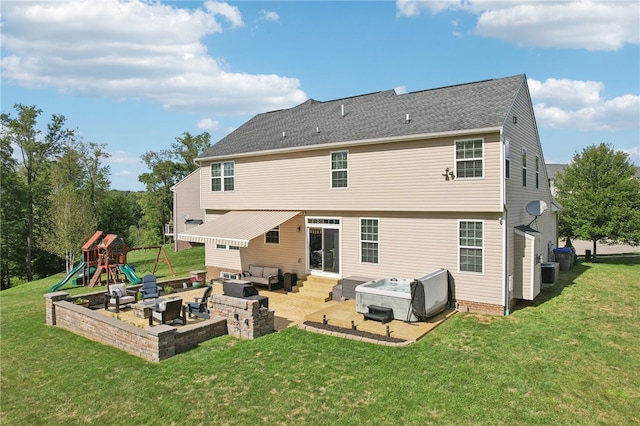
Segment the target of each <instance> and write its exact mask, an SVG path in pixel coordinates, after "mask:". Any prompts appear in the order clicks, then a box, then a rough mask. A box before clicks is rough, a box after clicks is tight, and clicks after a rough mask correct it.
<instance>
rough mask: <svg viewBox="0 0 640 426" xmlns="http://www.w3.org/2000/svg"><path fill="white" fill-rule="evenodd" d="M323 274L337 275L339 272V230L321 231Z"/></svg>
mask: <svg viewBox="0 0 640 426" xmlns="http://www.w3.org/2000/svg"><path fill="white" fill-rule="evenodd" d="M323 231H324V232H323V237H324V238H323V252H324V262H323V269H322V270H323V272H331V273H334V274H337V273H339V272H340V253H339V250H340V230H339V229H324V230H323Z"/></svg>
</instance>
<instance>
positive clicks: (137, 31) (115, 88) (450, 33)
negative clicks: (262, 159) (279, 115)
mask: <svg viewBox="0 0 640 426" xmlns="http://www.w3.org/2000/svg"><path fill="white" fill-rule="evenodd" d="M0 31H1V42H2V46H1V56H0V60H1V95H0V96H1V103H2V112H6V113H11V114H12V115H15V110H14V108H13V106H14V105H15V104H23V105H35V106H36V107H38V108H40V109H41V110H42V111H43V113H42V115H41V116H40V120H39V124H38V125H39V127H41V128H42V129H43V130H44V129H45V128H46V124H47V123H48V122H49V121H50V119H51V116H52V115H53V114H62V115H64V116H65V117H66V118H67V126H68V127H69V128H72V129H76V131H77V132H78V135H79V136H80V137H81V138H82V139H83V140H84V141H87V142H95V143H98V144H104V145H105V147H106V150H107V151H108V152H109V154H110V157H109V159H108V161H107V164H108V165H109V167H110V170H111V176H110V179H111V187H112V188H113V189H119V190H133V191H138V190H144V186H143V185H142V184H141V183H140V182H139V181H138V176H139V175H140V174H141V173H145V172H147V171H148V170H147V169H146V167H145V165H144V164H143V163H142V162H141V160H140V157H141V155H142V154H144V153H145V152H148V151H155V152H158V151H161V150H165V149H169V148H170V147H171V144H172V143H173V142H175V139H176V138H178V137H181V136H182V135H183V134H184V133H185V132H189V133H191V134H192V135H197V134H200V133H202V132H209V133H210V135H211V140H212V141H213V142H217V141H218V140H220V139H222V138H223V137H224V136H225V135H227V134H228V133H230V132H231V131H233V130H234V129H236V128H237V127H239V126H241V125H242V124H243V123H244V122H246V121H247V120H249V119H250V118H251V117H252V116H254V115H256V114H259V113H262V112H267V111H272V110H277V109H282V108H290V107H293V106H295V105H298V104H300V103H302V102H304V101H305V100H307V99H310V98H311V99H315V100H318V101H329V100H333V99H340V98H346V97H351V96H356V95H360V94H365V93H372V92H378V91H382V90H390V89H395V90H396V92H397V93H399V94H401V93H407V92H413V91H419V90H425V89H432V88H438V87H444V86H450V85H456V84H463V83H468V82H474V81H480V80H486V79H492V78H501V77H508V76H512V75H517V74H526V76H527V79H528V84H529V89H530V92H531V97H532V103H533V106H534V111H535V116H536V121H537V124H538V130H539V134H540V140H541V143H542V149H543V155H544V160H545V162H546V163H567V162H569V161H570V160H571V158H572V157H573V155H574V154H575V153H580V152H582V150H583V149H584V148H586V147H588V146H590V145H595V144H600V143H603V142H604V143H608V144H610V145H612V146H613V147H614V148H615V149H618V150H622V151H624V152H626V153H627V154H629V156H630V159H631V161H632V162H634V163H635V164H636V165H639V166H640V3H639V2H636V1H595V0H592V1H569V0H567V1H551V0H549V1H544V0H537V1H527V0H523V1H509V0H500V1H493V0H481V1H478V0H463V1H459V0H441V1H423V2H418V1H408V0H398V1H396V2H393V1H332V2H327V1H322V2H319V1H275V2H274V1H238V2H217V1H140V0H130V1H124V0H86V1H84V0H78V1H51V0H49V1H31V0H21V1H12V0H3V1H2V3H1V4H0Z"/></svg>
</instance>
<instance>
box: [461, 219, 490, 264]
mask: <svg viewBox="0 0 640 426" xmlns="http://www.w3.org/2000/svg"><path fill="white" fill-rule="evenodd" d="M462 222H480V223H482V247H475V246H461V245H460V224H461V223H462ZM486 234H487V233H486V231H485V226H484V220H482V219H479V220H476V219H458V228H457V229H456V239H457V241H456V246H457V247H458V249H457V250H458V273H460V274H468V275H478V276H481V275H484V272H485V259H486V258H487V253H486V251H485V242H484V239H485V235H486ZM461 248H471V249H478V248H479V249H482V272H474V271H463V270H462V269H461V268H460V249H461Z"/></svg>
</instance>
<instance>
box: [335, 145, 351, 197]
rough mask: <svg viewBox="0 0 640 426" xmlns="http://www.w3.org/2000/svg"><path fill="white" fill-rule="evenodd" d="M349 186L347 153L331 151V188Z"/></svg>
mask: <svg viewBox="0 0 640 426" xmlns="http://www.w3.org/2000/svg"><path fill="white" fill-rule="evenodd" d="M348 186H349V153H348V151H336V152H332V153H331V188H347V187H348Z"/></svg>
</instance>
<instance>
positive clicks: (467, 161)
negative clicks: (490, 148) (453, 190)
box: [456, 139, 484, 178]
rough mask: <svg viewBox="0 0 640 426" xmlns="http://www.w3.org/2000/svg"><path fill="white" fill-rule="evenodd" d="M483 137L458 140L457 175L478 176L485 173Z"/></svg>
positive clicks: (461, 176) (460, 176)
mask: <svg viewBox="0 0 640 426" xmlns="http://www.w3.org/2000/svg"><path fill="white" fill-rule="evenodd" d="M483 143H484V141H483V140H482V139H470V140H464V141H456V177H457V178H478V177H482V173H483V152H482V150H483Z"/></svg>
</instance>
